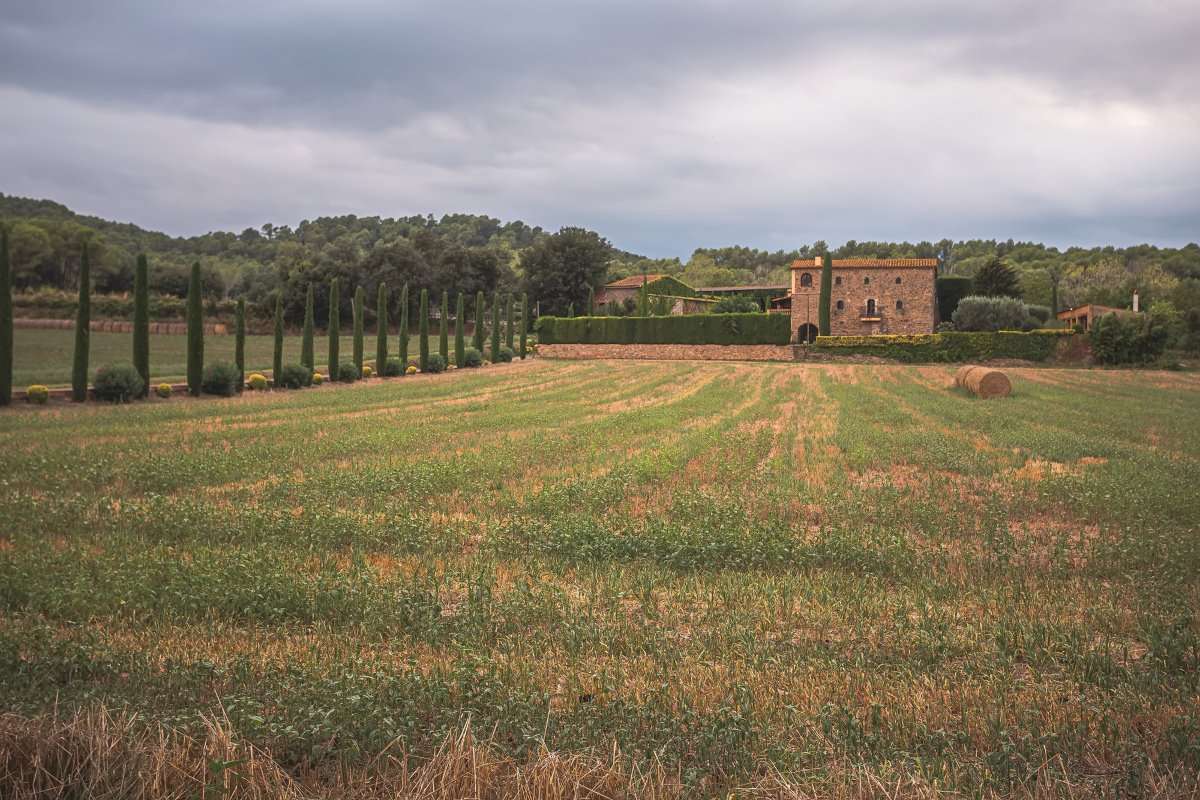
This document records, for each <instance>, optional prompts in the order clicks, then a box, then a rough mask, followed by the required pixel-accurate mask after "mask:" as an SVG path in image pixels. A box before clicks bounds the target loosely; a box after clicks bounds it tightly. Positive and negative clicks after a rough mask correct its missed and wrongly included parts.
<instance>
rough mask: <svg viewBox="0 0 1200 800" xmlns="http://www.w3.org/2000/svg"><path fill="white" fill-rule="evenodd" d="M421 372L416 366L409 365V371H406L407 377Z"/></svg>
mask: <svg viewBox="0 0 1200 800" xmlns="http://www.w3.org/2000/svg"><path fill="white" fill-rule="evenodd" d="M420 371H421V370H419V369H417V365H416V364H409V365H408V369H406V370H404V374H405V375H416V374H417V373H418V372H420Z"/></svg>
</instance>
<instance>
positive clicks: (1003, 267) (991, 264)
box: [974, 256, 1022, 300]
mask: <svg viewBox="0 0 1200 800" xmlns="http://www.w3.org/2000/svg"><path fill="white" fill-rule="evenodd" d="M974 286H975V294H978V295H983V296H984V297H1015V298H1017V299H1018V300H1020V299H1021V297H1022V292H1021V279H1020V278H1019V277H1017V272H1016V270H1014V269H1013V268H1012V267H1010V266H1008V265H1007V264H1005V263H1004V262H1003V261H1002V260H1001V259H1000V256H992V257H991V258H990V259H988V260H987V262H986V263H984V265H983V266H982V267H980V268H979V271H978V272H976V273H975V284H974Z"/></svg>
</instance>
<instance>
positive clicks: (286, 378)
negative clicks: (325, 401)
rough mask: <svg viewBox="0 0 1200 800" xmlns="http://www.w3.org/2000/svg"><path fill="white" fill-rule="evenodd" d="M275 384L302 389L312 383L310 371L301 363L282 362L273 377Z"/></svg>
mask: <svg viewBox="0 0 1200 800" xmlns="http://www.w3.org/2000/svg"><path fill="white" fill-rule="evenodd" d="M275 385H276V386H281V387H283V388H284V389H302V388H304V387H305V386H311V385H312V373H311V372H309V371H308V367H306V366H304V365H303V364H284V365H283V368H282V369H280V370H279V375H278V376H277V377H276V378H275Z"/></svg>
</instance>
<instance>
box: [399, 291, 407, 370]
mask: <svg viewBox="0 0 1200 800" xmlns="http://www.w3.org/2000/svg"><path fill="white" fill-rule="evenodd" d="M400 369H402V370H405V369H408V284H407V283H406V284H404V288H403V289H401V290H400Z"/></svg>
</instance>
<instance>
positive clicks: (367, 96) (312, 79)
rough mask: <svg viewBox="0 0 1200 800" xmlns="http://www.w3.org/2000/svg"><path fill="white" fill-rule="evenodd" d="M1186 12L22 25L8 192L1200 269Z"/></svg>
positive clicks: (220, 225) (171, 215) (39, 5)
mask: <svg viewBox="0 0 1200 800" xmlns="http://www.w3.org/2000/svg"><path fill="white" fill-rule="evenodd" d="M1197 41H1200V2H1196V0H1135V1H1134V2H1129V0H1123V2H1107V1H1106V0H1038V1H1037V2H1027V1H1026V0H1006V1H1005V2H986V3H976V2H969V1H966V2H964V1H962V0H957V1H955V0H946V1H945V2H935V1H934V0H914V1H913V2H908V1H907V0H877V1H874V2H873V1H870V0H848V1H846V2H829V3H821V2H799V1H798V0H791V1H790V2H783V1H780V2H775V1H774V0H730V1H729V2H717V1H716V0H680V1H679V2H675V1H674V0H671V1H670V2H659V1H657V0H631V1H628V2H627V1H626V0H600V1H599V2H574V1H573V0H506V2H503V3H500V2H493V1H492V0H475V2H456V1H455V0H441V1H440V2H429V3H413V2H402V1H400V0H392V1H391V2H385V1H380V2H366V1H365V0H338V1H337V2H331V1H330V2H316V1H315V0H289V1H288V2H271V1H269V0H268V1H265V2H245V1H244V0H242V2H227V1H226V0H206V2H202V3H172V2H161V0H147V1H146V2H133V1H132V0H105V2H102V3H99V2H94V1H93V0H76V2H58V1H57V0H37V2H21V1H20V0H0V108H3V109H4V110H5V112H4V115H3V122H2V123H0V126H2V130H3V132H2V134H0V191H2V192H4V193H6V194H15V195H23V196H32V197H39V198H42V197H44V198H49V199H53V200H56V201H58V202H61V203H65V204H66V205H68V206H70V207H71V208H73V209H74V210H76V211H79V212H80V213H86V214H95V215H97V216H101V217H105V218H108V219H117V220H120V221H129V222H134V223H136V224H138V225H141V226H143V227H147V228H151V229H156V230H163V231H166V232H168V233H171V234H176V235H191V234H198V233H204V232H206V231H209V230H233V231H240V230H242V229H244V228H246V227H256V228H257V227H259V226H260V225H262V223H264V222H272V223H275V224H291V225H295V224H296V223H297V222H299V221H300V220H302V219H307V218H313V217H317V216H321V215H331V214H351V213H352V214H358V215H360V216H375V215H378V216H385V217H394V216H403V215H409V214H424V213H432V214H434V215H435V216H440V215H441V214H443V213H459V212H462V213H478V214H488V215H491V216H494V217H498V218H500V219H503V220H506V221H507V220H514V219H522V220H524V221H525V222H527V223H529V224H531V225H541V226H542V227H544V228H547V229H550V230H555V229H557V228H559V227H561V226H564V225H581V226H584V227H588V228H591V229H593V230H596V231H599V232H600V233H601V234H602V235H604V236H606V237H607V238H608V239H609V240H610V241H612V242H613V243H614V244H615V245H617V246H619V247H621V248H623V249H626V250H630V251H633V252H638V253H643V254H646V255H650V256H655V257H669V256H680V257H684V258H686V257H687V255H688V254H690V253H691V251H692V250H693V249H694V248H696V247H719V246H724V245H732V244H740V245H748V246H755V247H761V248H765V249H770V250H777V249H791V248H794V247H798V246H799V245H801V244H804V243H810V242H813V241H815V240H818V239H823V240H825V241H828V242H830V243H831V244H835V245H836V244H840V243H842V242H844V241H845V240H847V239H856V240H859V241H867V240H909V241H920V240H930V241H937V240H939V239H942V238H951V239H965V238H998V239H1008V238H1013V239H1018V240H1035V241H1044V242H1047V243H1049V244H1053V245H1057V246H1060V247H1063V246H1069V245H1074V244H1078V245H1083V246H1093V245H1097V244H1114V245H1126V244H1136V243H1141V242H1151V243H1155V244H1160V245H1171V246H1178V245H1182V244H1185V243H1187V242H1190V241H1197V240H1200V47H1197V45H1196V42H1197Z"/></svg>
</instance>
